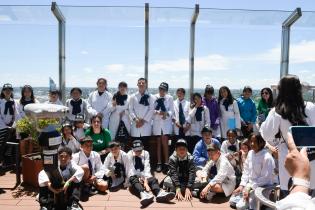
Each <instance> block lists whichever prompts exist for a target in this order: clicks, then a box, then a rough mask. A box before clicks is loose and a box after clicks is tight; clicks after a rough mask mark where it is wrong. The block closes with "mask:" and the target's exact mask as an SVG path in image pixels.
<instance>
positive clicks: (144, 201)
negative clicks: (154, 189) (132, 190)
mask: <svg viewBox="0 0 315 210" xmlns="http://www.w3.org/2000/svg"><path fill="white" fill-rule="evenodd" d="M140 197H141V201H140V203H141V205H142V206H148V205H149V204H151V203H152V202H153V199H154V196H153V195H152V194H150V193H148V192H141V193H140Z"/></svg>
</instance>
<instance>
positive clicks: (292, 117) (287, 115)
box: [275, 75, 307, 125]
mask: <svg viewBox="0 0 315 210" xmlns="http://www.w3.org/2000/svg"><path fill="white" fill-rule="evenodd" d="M278 90H279V94H278V97H277V100H276V105H275V107H276V113H278V114H279V115H281V117H282V118H283V119H286V120H289V122H290V123H291V124H292V125H306V124H307V123H306V121H305V118H306V117H307V116H306V113H305V103H304V99H303V95H302V85H301V83H300V80H299V78H298V77H297V76H295V75H287V76H284V77H282V79H281V80H280V82H279V85H278Z"/></svg>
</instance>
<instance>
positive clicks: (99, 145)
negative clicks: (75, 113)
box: [85, 128, 111, 152]
mask: <svg viewBox="0 0 315 210" xmlns="http://www.w3.org/2000/svg"><path fill="white" fill-rule="evenodd" d="M85 135H86V136H91V138H92V139H93V151H95V152H100V151H102V150H104V149H106V148H108V144H109V142H110V141H111V136H110V132H109V130H107V129H104V128H103V129H102V131H101V133H99V134H95V133H93V131H92V129H91V128H89V129H87V130H86V131H85Z"/></svg>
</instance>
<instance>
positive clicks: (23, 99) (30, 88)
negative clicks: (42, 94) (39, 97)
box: [20, 85, 35, 104]
mask: <svg viewBox="0 0 315 210" xmlns="http://www.w3.org/2000/svg"><path fill="white" fill-rule="evenodd" d="M26 89H29V90H30V91H31V101H32V102H33V103H35V97H34V91H33V88H32V87H31V86H30V85H24V86H23V87H22V89H21V99H20V103H21V104H23V102H25V96H24V92H25V90H26Z"/></svg>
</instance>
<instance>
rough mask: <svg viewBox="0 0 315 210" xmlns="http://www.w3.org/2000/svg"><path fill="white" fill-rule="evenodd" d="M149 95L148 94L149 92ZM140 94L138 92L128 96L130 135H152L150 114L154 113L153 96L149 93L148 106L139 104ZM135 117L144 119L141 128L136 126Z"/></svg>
mask: <svg viewBox="0 0 315 210" xmlns="http://www.w3.org/2000/svg"><path fill="white" fill-rule="evenodd" d="M149 95H150V94H149ZM140 99H141V94H140V93H139V92H137V93H135V94H133V95H131V96H130V101H129V113H130V118H131V119H132V121H133V122H132V124H131V136H132V137H143V136H151V135H152V116H153V113H154V97H153V96H152V95H150V97H149V99H148V102H149V105H148V106H144V105H143V104H140V103H139V102H140ZM135 118H141V119H144V121H145V122H144V125H143V126H142V127H141V128H136V123H135V122H134V119H135Z"/></svg>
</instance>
